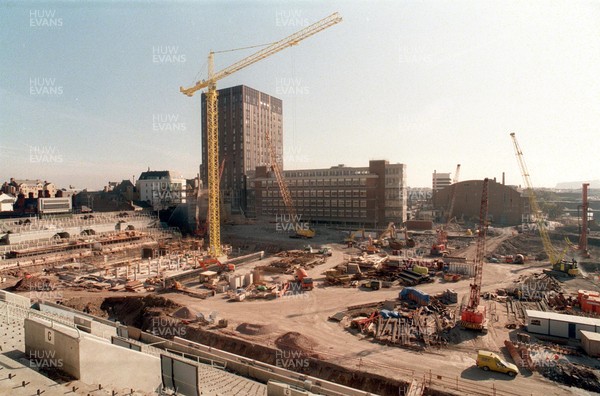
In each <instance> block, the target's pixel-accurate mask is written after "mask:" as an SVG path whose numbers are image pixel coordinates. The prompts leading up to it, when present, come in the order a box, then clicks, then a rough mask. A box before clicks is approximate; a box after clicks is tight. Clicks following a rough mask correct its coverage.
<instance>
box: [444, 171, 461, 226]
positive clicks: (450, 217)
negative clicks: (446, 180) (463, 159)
mask: <svg viewBox="0 0 600 396" xmlns="http://www.w3.org/2000/svg"><path fill="white" fill-rule="evenodd" d="M459 173H460V164H458V165H456V172H454V179H453V180H452V196H451V197H450V207H449V208H448V218H447V219H446V225H448V224H449V223H450V220H452V212H454V204H455V203H456V183H458V175H459Z"/></svg>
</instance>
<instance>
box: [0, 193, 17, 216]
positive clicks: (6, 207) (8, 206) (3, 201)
mask: <svg viewBox="0 0 600 396" xmlns="http://www.w3.org/2000/svg"><path fill="white" fill-rule="evenodd" d="M15 202H17V197H15V196H14V195H11V194H6V193H1V194H0V212H12V211H13V205H14V204H15Z"/></svg>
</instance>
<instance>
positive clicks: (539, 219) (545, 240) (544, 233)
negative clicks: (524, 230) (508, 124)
mask: <svg viewBox="0 0 600 396" xmlns="http://www.w3.org/2000/svg"><path fill="white" fill-rule="evenodd" d="M510 136H511V138H512V140H513V144H514V148H515V155H516V156H517V161H518V162H519V168H520V169H521V174H522V176H523V181H524V182H525V187H527V194H528V198H529V206H530V207H531V213H532V215H533V219H534V221H535V222H536V223H537V226H538V230H539V232H540V237H541V238H542V244H543V245H544V250H545V251H546V254H548V257H549V258H550V263H551V264H555V263H557V262H559V261H561V260H562V258H563V256H564V253H563V254H561V253H559V252H558V251H557V250H556V248H555V247H554V246H553V245H552V242H551V241H550V237H549V236H548V230H547V229H546V222H545V221H544V217H543V216H542V211H541V210H540V207H539V205H538V202H537V198H536V196H535V191H533V184H532V183H531V177H530V175H529V170H528V169H527V165H526V164H525V159H524V158H523V151H521V147H520V146H519V143H518V142H517V137H516V136H515V133H514V132H513V133H511V134H510Z"/></svg>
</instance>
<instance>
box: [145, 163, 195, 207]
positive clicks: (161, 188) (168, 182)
mask: <svg viewBox="0 0 600 396" xmlns="http://www.w3.org/2000/svg"><path fill="white" fill-rule="evenodd" d="M135 184H136V189H137V192H138V193H139V197H140V201H145V202H147V203H149V204H150V205H152V207H153V209H154V210H158V209H167V208H170V207H174V206H177V205H179V204H181V203H185V202H186V190H187V181H186V179H185V178H183V177H179V176H176V175H175V174H174V173H173V172H170V171H151V170H150V169H148V171H147V172H142V174H141V175H140V178H139V179H138V180H137V181H136V183H135Z"/></svg>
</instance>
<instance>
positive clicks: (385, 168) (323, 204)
mask: <svg viewBox="0 0 600 396" xmlns="http://www.w3.org/2000/svg"><path fill="white" fill-rule="evenodd" d="M283 173H284V177H285V179H286V181H287V184H288V187H289V190H290V194H291V195H292V199H293V200H294V205H295V207H296V211H297V213H298V214H299V215H301V216H302V220H304V221H311V222H322V223H348V224H362V225H373V226H375V225H379V226H381V225H384V224H387V223H388V222H395V223H398V224H401V223H402V222H404V221H405V220H406V212H407V195H406V165H404V164H390V163H388V161H385V160H376V161H369V166H368V167H356V168H355V167H347V166H344V165H338V166H334V167H331V168H325V169H301V170H287V171H284V172H283ZM284 214H287V213H286V208H285V206H284V203H283V200H282V199H281V193H280V191H279V186H278V184H277V179H276V178H275V174H274V173H273V172H271V171H268V168H267V167H266V166H262V167H257V168H256V172H255V174H254V175H253V176H252V177H250V178H249V194H248V215H250V216H253V217H257V218H262V219H272V220H275V218H276V216H278V215H284Z"/></svg>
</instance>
